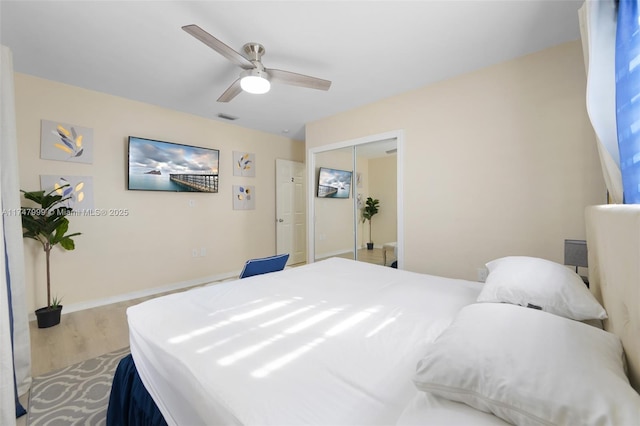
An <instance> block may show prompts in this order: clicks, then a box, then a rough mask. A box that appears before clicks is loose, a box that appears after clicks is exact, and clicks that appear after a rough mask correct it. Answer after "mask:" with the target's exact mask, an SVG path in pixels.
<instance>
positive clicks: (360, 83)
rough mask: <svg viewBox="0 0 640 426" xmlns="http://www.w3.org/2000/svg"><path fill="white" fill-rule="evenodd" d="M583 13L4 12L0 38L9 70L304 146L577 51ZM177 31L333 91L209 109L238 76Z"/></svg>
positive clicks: (420, 6)
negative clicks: (253, 53)
mask: <svg viewBox="0 0 640 426" xmlns="http://www.w3.org/2000/svg"><path fill="white" fill-rule="evenodd" d="M581 4H582V1H572V0H503V1H488V0H469V1H458V0H447V1H433V0H432V1H406V2H405V1H286V2H275V1H117V0H112V1H30V0H20V1H6V0H2V1H1V2H0V24H1V25H0V26H1V32H0V37H1V42H2V44H3V45H6V46H9V47H10V48H11V49H12V51H13V61H14V69H15V70H16V71H17V72H21V73H25V74H30V75H34V76H37V77H42V78H46V79H49V80H54V81H59V82H63V83H67V84H72V85H75V86H79V87H84V88H87V89H91V90H96V91H99V92H104V93H110V94H113V95H117V96H122V97H125V98H129V99H134V100H138V101H142V102H146V103H150V104H155V105H159V106H162V107H166V108H170V109H174V110H178V111H183V112H186V113H190V114H195V115H199V116H203V117H207V118H212V119H215V120H221V121H226V120H222V119H220V118H218V117H217V115H218V114H219V113H223V114H227V115H231V116H235V117H238V119H237V120H236V121H234V122H233V123H234V124H237V125H239V126H243V127H247V128H252V129H257V130H262V131H265V132H270V133H275V134H284V135H287V136H289V137H293V138H296V139H300V140H304V137H305V136H304V125H305V123H307V122H311V121H314V120H318V119H321V118H324V117H327V116H331V115H333V114H336V113H339V112H342V111H346V110H349V109H352V108H355V107H358V106H361V105H364V104H367V103H370V102H373V101H376V100H379V99H383V98H387V97H390V96H393V95H395V94H398V93H402V92H405V91H409V90H413V89H416V88H419V87H422V86H425V85H427V84H430V83H433V82H436V81H439V80H443V79H447V78H450V77H452V76H455V75H458V74H462V73H466V72H469V71H472V70H475V69H478V68H482V67H486V66H488V65H491V64H495V63H498V62H502V61H505V60H509V59H512V58H515V57H518V56H522V55H525V54H528V53H531V52H535V51H538V50H541V49H544V48H547V47H550V46H553V45H556V44H560V43H563V42H566V41H570V40H576V39H578V38H579V29H578V15H577V10H578V8H579V7H580V6H581ZM187 24H197V25H199V26H200V27H202V28H203V29H204V30H206V31H208V32H209V33H211V34H212V35H214V36H215V37H217V38H218V39H220V40H221V41H223V42H225V43H226V44H227V45H229V46H231V47H232V48H234V49H235V50H237V51H241V49H242V46H243V45H244V44H245V43H246V42H249V41H256V42H259V43H261V44H263V45H264V46H265V48H266V53H265V55H264V56H263V58H262V61H263V63H264V65H265V66H266V67H267V68H278V69H283V70H288V71H294V72H298V73H301V74H307V75H311V76H314V77H319V78H323V79H327V80H331V81H332V82H333V84H332V86H331V89H330V90H329V91H328V92H324V91H318V90H312V89H306V88H300V87H292V86H284V85H275V84H274V85H273V86H272V90H271V91H270V92H269V93H267V94H265V95H250V94H248V93H241V94H240V95H238V96H237V97H236V98H235V99H233V100H232V101H231V102H230V103H228V104H224V103H218V102H216V99H217V98H218V97H219V96H220V94H222V92H224V90H225V89H226V88H227V87H228V86H229V85H230V84H231V83H232V82H233V81H234V80H235V79H236V78H237V76H238V74H239V72H240V71H241V69H240V68H239V67H237V66H234V65H233V64H231V63H230V62H228V61H227V60H226V59H225V58H224V57H222V56H221V55H219V54H218V53H216V52H215V51H213V50H212V49H210V48H209V47H207V46H205V45H204V44H203V43H201V42H200V41H198V40H196V39H195V38H193V37H192V36H190V35H189V34H187V33H186V32H184V31H183V30H182V29H181V27H182V26H183V25H187ZM60 101H61V102H64V100H60ZM284 131H287V132H286V133H283V132H284Z"/></svg>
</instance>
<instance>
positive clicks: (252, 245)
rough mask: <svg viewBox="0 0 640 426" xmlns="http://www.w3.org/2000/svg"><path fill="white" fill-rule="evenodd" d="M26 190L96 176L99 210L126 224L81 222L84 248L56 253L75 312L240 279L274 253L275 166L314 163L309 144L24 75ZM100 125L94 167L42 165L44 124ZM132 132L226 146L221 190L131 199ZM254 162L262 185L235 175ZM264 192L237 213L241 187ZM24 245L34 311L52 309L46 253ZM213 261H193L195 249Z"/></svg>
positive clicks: (20, 79) (56, 267)
mask: <svg viewBox="0 0 640 426" xmlns="http://www.w3.org/2000/svg"><path fill="white" fill-rule="evenodd" d="M15 90H16V109H17V111H16V113H17V130H18V144H19V153H18V155H19V160H20V164H19V167H20V186H21V188H22V189H25V190H37V189H39V188H40V180H39V176H40V175H42V174H44V175H49V174H51V175H57V174H61V175H80V176H92V177H93V183H94V190H95V195H94V197H95V206H96V208H103V209H112V208H113V209H115V208H118V209H128V210H129V215H128V216H127V217H73V218H71V221H70V222H71V225H70V230H71V231H73V232H82V235H81V236H79V237H77V239H76V250H75V251H72V252H64V251H63V250H62V249H59V248H56V249H55V250H54V252H53V253H52V262H53V263H52V272H51V273H52V291H53V293H54V294H57V295H59V296H62V297H63V304H64V305H65V306H67V307H71V308H73V306H74V305H75V306H76V307H78V306H81V305H85V306H86V305H89V306H90V305H91V304H92V303H96V301H99V300H105V299H109V298H116V299H117V298H119V297H122V295H126V294H129V293H138V292H142V293H144V292H153V291H156V290H157V289H162V288H167V287H171V286H180V285H184V284H189V283H197V282H202V281H206V280H207V279H210V278H224V277H227V276H230V275H233V274H237V273H238V272H239V270H240V269H241V268H242V265H243V263H244V261H245V260H246V259H248V258H251V257H259V256H266V255H272V254H275V159H276V158H283V159H288V160H295V161H304V144H303V143H302V142H299V141H294V140H291V139H287V138H284V137H279V136H275V135H271V134H266V133H262V132H258V131H253V130H247V129H244V128H241V127H239V126H235V125H231V124H227V123H221V122H219V121H215V120H208V119H204V118H201V117H196V116H192V115H188V114H183V113H179V112H176V111H171V110H167V109H163V108H159V107H155V106H151V105H148V104H144V103H140V102H134V101H130V100H126V99H123V98H119V97H115V96H110V95H105V94H101V93H98V92H93V91H88V90H84V89H81V88H78V87H73V86H68V85H63V84H59V83H55V82H51V81H47V80H42V79H39V78H34V77H30V76H26V75H22V74H16V76H15ZM41 119H47V120H54V121H60V122H63V123H72V124H76V125H79V126H84V127H89V128H92V129H93V131H94V138H95V142H94V143H95V149H94V158H93V164H78V163H69V162H62V161H51V160H41V159H40V120H41ZM129 135H133V136H139V137H143V138H151V139H154V138H155V139H160V140H163V141H169V142H177V143H183V144H187V145H196V146H202V147H208V148H215V149H219V150H220V188H219V193H217V194H204V193H197V194H194V193H167V192H149V191H128V190H127V189H126V168H127V137H128V136H129ZM234 150H235V151H246V152H253V153H255V154H256V171H257V176H256V178H240V177H234V176H233V171H232V153H233V151H234ZM234 184H236V185H240V184H247V185H255V189H256V193H255V197H256V209H255V210H248V211H234V210H233V209H232V185H234ZM36 244H37V243H36V242H35V241H32V240H25V246H26V247H25V252H26V253H25V255H26V277H27V298H28V299H27V300H28V303H29V305H30V306H29V308H30V309H35V308H37V307H40V306H43V305H44V304H45V303H46V292H45V268H44V254H43V253H42V249H41V246H38V245H36ZM194 248H196V249H198V251H200V249H202V248H204V249H205V250H206V255H205V256H199V257H196V258H194V257H193V256H192V251H193V249H194Z"/></svg>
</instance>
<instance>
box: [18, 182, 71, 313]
mask: <svg viewBox="0 0 640 426" xmlns="http://www.w3.org/2000/svg"><path fill="white" fill-rule="evenodd" d="M65 186H68V185H64V186H62V187H60V188H58V189H57V190H56V189H54V190H53V191H51V192H49V193H45V191H31V192H27V191H23V190H20V192H22V193H23V194H24V198H25V199H27V200H30V201H33V202H34V203H35V204H36V207H22V230H23V233H22V236H23V237H25V238H31V239H33V240H36V241H38V242H39V243H40V244H42V248H43V249H44V252H45V257H46V265H47V308H49V309H52V308H54V305H55V304H54V303H52V302H51V273H50V270H51V266H50V260H49V258H50V255H51V249H52V248H53V247H55V246H56V245H58V244H60V246H61V247H62V248H63V249H65V250H73V249H75V243H74V242H73V239H72V237H75V236H77V235H80V233H79V232H76V233H73V234H67V231H68V230H69V219H67V218H66V217H65V216H67V215H68V214H69V212H71V211H72V209H71V208H69V207H64V205H63V203H64V202H65V201H67V200H69V199H70V198H71V197H65V196H64V195H60V194H59V193H58V192H60V191H59V189H61V188H64V187H65Z"/></svg>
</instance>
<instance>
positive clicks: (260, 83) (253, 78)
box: [240, 70, 271, 95]
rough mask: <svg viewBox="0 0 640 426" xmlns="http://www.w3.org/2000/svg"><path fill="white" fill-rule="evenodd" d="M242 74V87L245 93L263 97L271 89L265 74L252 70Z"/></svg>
mask: <svg viewBox="0 0 640 426" xmlns="http://www.w3.org/2000/svg"><path fill="white" fill-rule="evenodd" d="M242 74H243V75H242V79H241V80H240V87H242V90H244V91H245V92H249V93H253V94H255V95H261V94H263V93H267V92H268V91H269V90H270V89H271V83H270V82H269V79H268V78H267V75H266V74H265V73H263V72H261V71H259V70H250V71H249V72H244V73H242Z"/></svg>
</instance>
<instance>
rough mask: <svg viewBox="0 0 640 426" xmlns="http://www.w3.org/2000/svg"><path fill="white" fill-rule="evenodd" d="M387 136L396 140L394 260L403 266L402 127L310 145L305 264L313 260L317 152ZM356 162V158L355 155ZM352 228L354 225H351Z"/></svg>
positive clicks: (308, 153)
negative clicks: (395, 232) (395, 256)
mask: <svg viewBox="0 0 640 426" xmlns="http://www.w3.org/2000/svg"><path fill="white" fill-rule="evenodd" d="M386 139H395V140H396V145H397V148H398V151H397V153H396V165H397V191H396V192H397V195H396V198H397V206H398V207H397V208H398V211H397V222H398V223H397V224H396V227H397V235H398V241H397V243H398V245H397V260H398V269H403V267H404V214H403V207H404V193H403V188H404V130H402V129H400V130H392V131H389V132H385V133H378V134H375V135H369V136H364V137H362V138H357V139H350V140H346V141H342V142H336V143H332V144H329V145H322V146H318V147H315V148H310V149H308V150H307V159H306V163H307V194H308V197H307V201H308V205H307V263H313V262H315V243H316V241H315V221H316V211H315V196H314V194H315V191H314V189H315V185H317V182H316V180H317V176H316V154H318V153H321V152H325V151H333V150H335V149H340V148H348V147H354V146H358V145H364V144H367V143H372V142H378V141H382V140H386ZM354 164H355V158H354ZM351 186H352V188H354V189H353V190H352V193H351V194H352V197H351V198H352V201H353V204H354V211H355V208H356V203H357V200H356V199H355V197H354V196H353V194H354V193H355V185H351ZM357 221H358V218H357V217H356V215H354V223H356V222H357ZM354 229H355V228H354ZM353 240H354V249H356V250H357V243H356V235H355V231H354V238H353Z"/></svg>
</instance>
